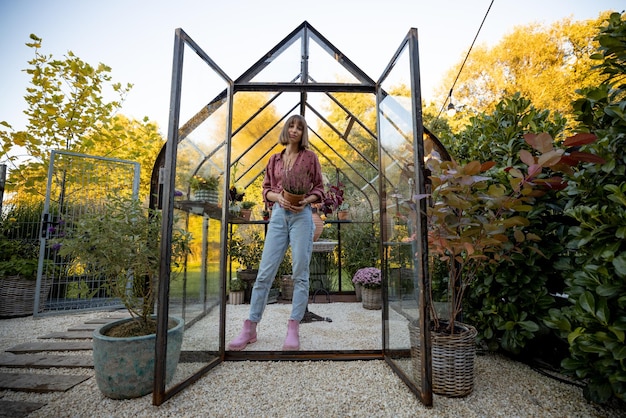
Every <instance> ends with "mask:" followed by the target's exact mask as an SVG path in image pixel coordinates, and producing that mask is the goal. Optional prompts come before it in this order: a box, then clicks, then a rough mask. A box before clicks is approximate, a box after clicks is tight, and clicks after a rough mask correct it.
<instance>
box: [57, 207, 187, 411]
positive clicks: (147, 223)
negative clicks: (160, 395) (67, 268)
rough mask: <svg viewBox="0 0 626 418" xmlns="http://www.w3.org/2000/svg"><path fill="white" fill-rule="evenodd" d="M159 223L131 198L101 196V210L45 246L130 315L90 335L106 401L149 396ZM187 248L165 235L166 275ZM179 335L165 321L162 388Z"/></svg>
mask: <svg viewBox="0 0 626 418" xmlns="http://www.w3.org/2000/svg"><path fill="white" fill-rule="evenodd" d="M160 221H161V216H160V212H158V211H153V210H147V209H145V208H143V207H142V206H141V203H140V202H139V201H138V200H136V199H131V198H123V197H118V196H109V197H108V198H107V201H106V203H105V204H104V207H103V208H102V209H101V210H97V211H96V210H94V211H91V212H86V213H83V214H80V215H77V216H76V218H75V219H68V220H66V225H67V228H66V231H65V236H64V237H63V238H58V239H55V240H52V242H51V244H52V245H53V246H54V248H58V253H59V256H61V257H65V258H66V259H67V260H68V262H69V263H71V268H72V269H73V270H75V271H76V273H89V272H91V273H94V274H96V273H97V274H99V275H100V276H102V278H103V283H104V284H103V286H104V287H105V288H106V290H107V291H108V292H109V294H110V295H111V296H113V297H117V298H119V299H120V300H121V302H122V303H123V304H124V306H125V308H126V309H127V310H128V313H129V314H130V318H129V319H122V320H119V321H114V322H111V323H109V324H106V325H104V326H102V327H100V328H99V329H97V330H96V331H94V339H93V356H94V368H95V373H96V382H97V383H98V387H99V389H100V390H101V391H102V393H103V394H104V395H105V396H107V397H109V398H113V399H127V398H135V397H139V396H143V395H146V394H148V393H150V392H152V388H153V376H154V362H155V360H154V356H155V354H154V353H155V348H154V347H155V342H156V334H155V333H156V317H155V315H153V312H154V303H155V300H156V292H157V289H158V272H159V264H160V248H159V241H160V230H161V222H160ZM190 241H191V236H190V234H189V233H187V232H186V231H184V230H182V229H175V230H174V231H173V234H172V268H173V270H175V269H176V268H178V267H179V266H180V262H181V261H182V260H184V258H185V257H186V255H188V254H189V253H190V249H189V243H190ZM183 330H184V321H183V319H182V318H178V317H174V316H172V317H170V319H169V329H168V351H167V363H168V364H167V366H166V380H167V382H169V381H170V380H171V379H172V377H173V375H174V372H175V370H176V366H177V364H178V359H179V355H180V348H181V344H182V336H183ZM129 365H133V366H132V367H129Z"/></svg>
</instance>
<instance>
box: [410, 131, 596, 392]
mask: <svg viewBox="0 0 626 418" xmlns="http://www.w3.org/2000/svg"><path fill="white" fill-rule="evenodd" d="M592 137H593V135H589V134H582V135H581V134H579V135H576V136H574V137H570V138H567V139H566V140H565V141H563V146H564V147H572V148H569V149H571V150H574V151H569V149H567V150H566V149H557V148H555V142H554V140H553V139H552V137H550V135H548V134H539V135H535V134H526V135H524V139H525V142H526V148H525V149H522V150H521V151H520V153H519V156H520V164H519V165H517V166H516V167H508V168H507V169H506V170H504V172H502V173H494V172H493V171H488V170H490V169H491V168H493V167H494V166H495V163H494V162H487V163H483V164H481V163H480V162H478V161H472V162H469V163H467V164H464V165H462V164H458V163H456V162H454V161H444V162H441V161H438V160H435V159H429V160H428V161H427V166H428V167H429V169H430V170H431V172H432V175H431V176H430V180H431V182H432V193H431V194H430V195H429V196H427V197H429V198H430V199H431V200H430V205H429V207H428V208H427V218H428V225H429V231H428V252H429V254H430V255H433V256H434V257H436V258H437V259H438V260H439V261H441V262H442V263H444V264H445V265H446V267H447V271H448V278H447V279H448V280H447V291H446V292H445V294H446V298H447V299H446V302H445V305H446V306H445V309H443V311H444V312H439V310H438V309H434V306H435V303H434V301H432V299H433V295H432V294H431V295H430V298H431V314H432V324H431V331H432V332H431V343H432V363H433V391H434V392H435V393H438V394H441V395H446V396H465V395H467V394H469V393H470V392H471V391H472V388H473V381H474V378H473V376H474V375H473V368H474V357H475V336H476V329H475V328H473V327H472V326H470V325H466V324H462V323H460V322H457V318H458V317H459V315H460V314H461V312H462V307H463V297H464V295H465V291H466V290H467V289H468V288H469V287H470V286H471V285H472V283H473V280H474V278H475V277H476V276H477V274H478V273H479V271H481V269H483V268H484V267H485V266H487V265H489V264H498V263H503V262H507V261H508V260H510V258H511V255H513V254H516V253H517V254H522V253H523V249H522V246H521V243H526V245H525V247H524V248H526V249H527V250H528V251H535V252H537V253H539V254H541V250H540V248H539V247H538V245H537V244H536V243H537V242H539V241H540V237H538V236H537V235H535V234H533V233H529V232H527V231H525V229H524V228H525V227H526V226H527V225H528V224H529V220H528V219H527V217H526V215H525V214H526V213H527V212H529V211H531V210H532V209H533V203H534V201H535V198H536V197H537V196H540V195H542V194H544V193H545V192H546V190H547V189H558V188H563V187H565V184H564V182H563V181H562V179H561V177H559V176H556V175H554V173H555V172H556V171H557V170H567V169H571V168H570V167H571V166H573V165H575V164H577V163H578V162H579V161H591V162H593V161H597V157H595V156H593V155H591V154H587V153H584V152H579V151H577V150H576V148H575V147H576V146H578V145H582V144H586V143H589V142H591V141H593V140H595V137H593V138H592ZM544 170H545V171H544ZM499 179H507V180H508V181H499ZM422 197H426V196H417V198H418V199H419V198H422ZM411 239H414V237H412V238H411ZM529 243H535V244H534V245H531V244H529ZM431 289H432V286H431ZM441 315H445V317H443V318H440V316H441ZM524 325H525V326H528V327H531V326H536V324H534V323H533V322H532V321H525V324H524ZM409 332H410V334H411V347H412V349H411V350H412V357H413V360H414V361H416V360H415V357H416V356H418V355H419V353H417V351H419V350H417V351H415V348H416V347H417V346H419V344H418V343H416V341H418V337H419V327H418V326H417V324H416V323H414V322H411V323H409ZM416 338H417V339H416ZM414 365H415V366H419V358H418V359H417V363H414ZM418 371H419V367H417V368H414V372H415V373H418Z"/></svg>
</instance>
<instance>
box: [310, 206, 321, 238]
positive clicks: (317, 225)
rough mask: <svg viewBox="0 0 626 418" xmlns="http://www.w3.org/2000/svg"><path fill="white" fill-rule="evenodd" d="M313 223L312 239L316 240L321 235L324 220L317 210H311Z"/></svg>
mask: <svg viewBox="0 0 626 418" xmlns="http://www.w3.org/2000/svg"><path fill="white" fill-rule="evenodd" d="M312 217H313V225H315V231H314V232H313V241H317V240H318V239H320V235H322V231H324V221H323V220H322V218H321V216H320V214H319V213H317V212H313V214H312Z"/></svg>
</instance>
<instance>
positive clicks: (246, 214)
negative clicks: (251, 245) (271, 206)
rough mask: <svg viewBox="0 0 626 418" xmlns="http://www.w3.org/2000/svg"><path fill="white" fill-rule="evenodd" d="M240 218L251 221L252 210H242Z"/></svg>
mask: <svg viewBox="0 0 626 418" xmlns="http://www.w3.org/2000/svg"><path fill="white" fill-rule="evenodd" d="M239 216H240V217H242V218H243V219H244V220H246V221H249V220H250V216H252V209H241V212H239Z"/></svg>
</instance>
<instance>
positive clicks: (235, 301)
mask: <svg viewBox="0 0 626 418" xmlns="http://www.w3.org/2000/svg"><path fill="white" fill-rule="evenodd" d="M245 295H246V292H245V291H244V290H237V291H234V292H230V293H229V294H228V302H229V303H230V304H231V305H243V300H244V297H245Z"/></svg>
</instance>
